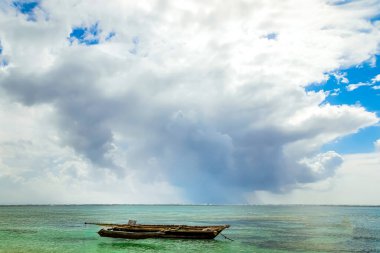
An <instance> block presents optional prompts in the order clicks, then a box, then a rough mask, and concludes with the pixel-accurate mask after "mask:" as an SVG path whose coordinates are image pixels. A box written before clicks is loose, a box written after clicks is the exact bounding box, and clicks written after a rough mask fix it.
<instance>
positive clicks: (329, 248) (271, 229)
mask: <svg viewBox="0 0 380 253" xmlns="http://www.w3.org/2000/svg"><path fill="white" fill-rule="evenodd" d="M128 219H135V220H138V221H139V222H140V223H162V224H190V225H191V224H230V225H231V227H230V228H229V229H227V230H225V231H224V232H223V234H225V235H226V236H228V237H229V238H232V239H233V240H234V241H229V240H226V239H224V238H223V237H222V236H218V237H217V238H216V239H215V240H206V241H202V240H175V239H145V240H125V239H114V238H102V237H99V236H98V234H97V233H96V232H97V231H98V230H99V227H97V226H95V225H85V224H84V222H86V221H87V222H112V223H125V222H127V220H128ZM0 252H380V207H342V206H170V205H162V206H157V205H154V206H150V205H109V206H108V205H83V206H0Z"/></svg>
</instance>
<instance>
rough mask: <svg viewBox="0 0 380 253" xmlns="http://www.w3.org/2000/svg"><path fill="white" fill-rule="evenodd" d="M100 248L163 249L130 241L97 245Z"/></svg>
mask: <svg viewBox="0 0 380 253" xmlns="http://www.w3.org/2000/svg"><path fill="white" fill-rule="evenodd" d="M98 246H99V247H100V248H103V249H107V248H108V249H109V248H113V249H136V248H139V249H144V250H163V249H164V247H162V246H161V247H160V246H157V245H154V244H146V243H136V242H131V241H120V242H109V243H106V242H100V243H99V244H98Z"/></svg>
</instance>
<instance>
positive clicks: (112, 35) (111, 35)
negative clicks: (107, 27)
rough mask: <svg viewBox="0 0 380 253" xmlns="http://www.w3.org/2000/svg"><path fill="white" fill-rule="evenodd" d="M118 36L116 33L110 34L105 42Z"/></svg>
mask: <svg viewBox="0 0 380 253" xmlns="http://www.w3.org/2000/svg"><path fill="white" fill-rule="evenodd" d="M115 36H116V33H115V32H110V33H108V35H107V36H106V38H105V40H106V41H109V40H111V39H112V38H113V37H115Z"/></svg>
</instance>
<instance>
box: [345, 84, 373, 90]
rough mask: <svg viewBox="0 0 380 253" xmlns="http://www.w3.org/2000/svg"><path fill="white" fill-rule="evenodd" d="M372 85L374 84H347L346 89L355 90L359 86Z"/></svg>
mask: <svg viewBox="0 0 380 253" xmlns="http://www.w3.org/2000/svg"><path fill="white" fill-rule="evenodd" d="M371 85H372V84H371V83H354V84H349V85H347V87H346V89H347V90H348V91H353V90H356V89H357V88H359V87H363V86H371Z"/></svg>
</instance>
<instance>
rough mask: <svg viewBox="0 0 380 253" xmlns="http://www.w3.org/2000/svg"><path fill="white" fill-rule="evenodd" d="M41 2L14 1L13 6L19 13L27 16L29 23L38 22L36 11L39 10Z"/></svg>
mask: <svg viewBox="0 0 380 253" xmlns="http://www.w3.org/2000/svg"><path fill="white" fill-rule="evenodd" d="M39 4H40V1H13V2H12V6H13V7H14V8H16V9H17V10H18V11H19V12H21V13H22V14H24V15H26V16H27V20H28V21H36V15H35V13H34V11H35V9H36V8H38V6H39Z"/></svg>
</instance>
